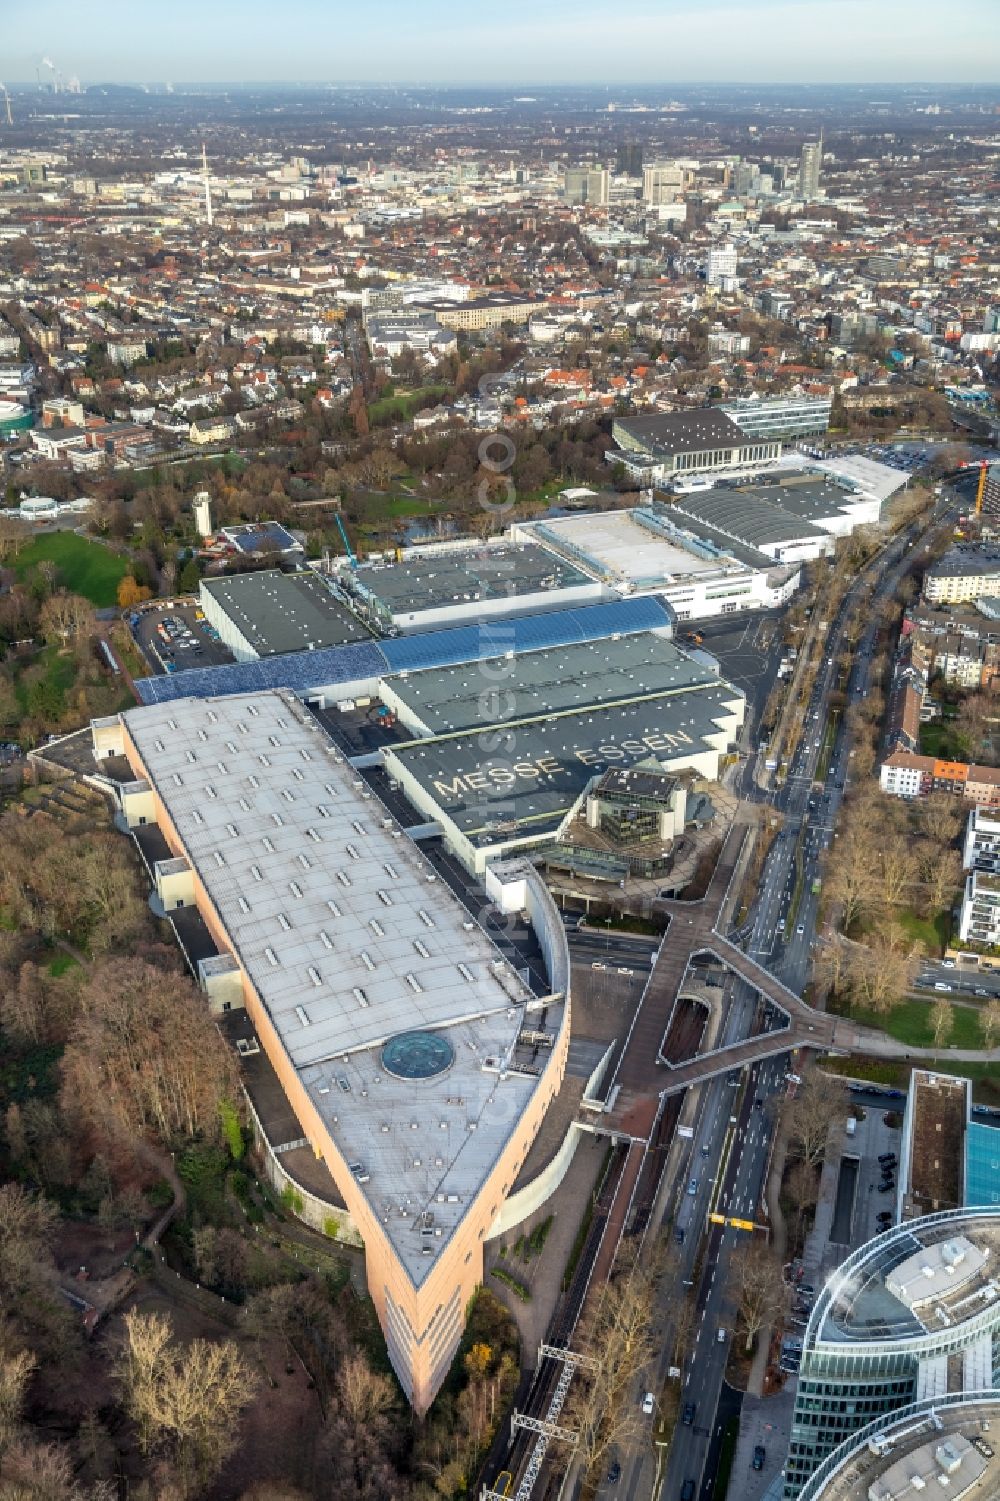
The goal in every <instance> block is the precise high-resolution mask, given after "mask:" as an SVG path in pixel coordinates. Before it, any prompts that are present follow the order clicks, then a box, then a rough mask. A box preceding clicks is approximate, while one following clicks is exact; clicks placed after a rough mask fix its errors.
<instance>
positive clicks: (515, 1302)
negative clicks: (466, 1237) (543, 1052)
mask: <svg viewBox="0 0 1000 1501" xmlns="http://www.w3.org/2000/svg"><path fill="white" fill-rule="evenodd" d="M580 1135H581V1140H580V1141H579V1143H578V1145H577V1148H576V1152H575V1154H574V1156H573V1161H572V1163H571V1164H570V1167H569V1170H568V1172H567V1173H566V1176H565V1178H564V1179H563V1181H562V1182H561V1183H560V1185H559V1187H558V1188H557V1189H556V1191H555V1193H554V1194H553V1195H552V1197H551V1198H550V1199H548V1200H547V1201H546V1202H545V1203H544V1204H543V1205H541V1207H540V1208H539V1209H536V1210H535V1212H534V1214H532V1215H529V1217H528V1218H527V1219H526V1220H525V1221H524V1222H523V1223H522V1224H520V1225H515V1226H514V1228H513V1229H511V1230H508V1231H506V1232H505V1233H504V1234H503V1235H501V1236H498V1237H497V1239H496V1240H493V1241H489V1242H487V1245H486V1248H485V1254H484V1267H483V1270H484V1273H485V1275H484V1277H483V1282H484V1284H485V1286H486V1287H488V1288H489V1290H490V1292H491V1293H494V1294H495V1295H496V1296H497V1297H498V1298H499V1299H500V1301H501V1302H502V1303H503V1304H504V1305H505V1307H506V1308H508V1309H509V1310H510V1313H511V1316H512V1317H513V1319H514V1321H515V1323H516V1324H517V1329H518V1333H519V1334H520V1336H521V1369H522V1370H525V1371H530V1370H534V1368H535V1366H536V1364H537V1361H538V1346H539V1345H540V1344H541V1343H542V1341H543V1340H544V1338H545V1335H546V1332H547V1330H548V1328H549V1324H550V1323H551V1321H552V1315H553V1314H554V1313H555V1310H556V1305H557V1304H558V1302H559V1299H560V1297H561V1295H562V1275H563V1269H564V1268H565V1266H566V1262H567V1260H568V1259H569V1253H570V1251H571V1250H572V1248H573V1242H574V1240H575V1239H576V1233H577V1230H578V1229H579V1227H580V1219H581V1217H582V1215H583V1213H584V1210H585V1208H586V1205H587V1203H588V1200H589V1198H590V1195H591V1193H592V1192H593V1190H594V1188H595V1187H596V1185H597V1175H598V1173H599V1172H600V1169H601V1165H602V1163H603V1161H604V1154H605V1152H606V1151H607V1143H606V1142H604V1141H599V1140H598V1138H597V1137H596V1136H593V1135H592V1134H591V1133H590V1132H589V1131H584V1132H581V1133H580ZM550 1214H551V1215H553V1216H554V1219H553V1222H552V1227H551V1229H550V1230H549V1233H548V1236H547V1238H546V1241H545V1245H544V1246H543V1248H542V1252H541V1255H540V1256H533V1257H532V1258H531V1260H530V1261H522V1260H521V1258H520V1257H519V1256H514V1255H512V1251H513V1248H514V1245H515V1243H516V1242H517V1240H518V1238H519V1237H520V1236H522V1235H523V1236H525V1237H527V1236H528V1235H530V1234H531V1231H532V1230H533V1229H534V1227H535V1226H536V1225H538V1224H540V1223H541V1222H542V1221H543V1220H545V1219H546V1218H547V1217H548V1216H549V1215H550ZM501 1247H506V1248H507V1255H506V1256H504V1257H501V1255H500V1249H501ZM493 1267H500V1268H502V1269H503V1270H504V1271H507V1272H510V1274H511V1275H512V1276H514V1277H516V1278H517V1279H518V1281H519V1282H523V1283H524V1285H525V1286H526V1287H528V1288H530V1290H531V1302H530V1303H522V1302H521V1300H520V1298H518V1297H516V1296H515V1295H514V1293H513V1292H512V1291H511V1289H510V1288H509V1287H505V1286H504V1284H503V1283H502V1282H499V1281H497V1279H496V1277H491V1276H490V1271H491V1270H492V1268H493Z"/></svg>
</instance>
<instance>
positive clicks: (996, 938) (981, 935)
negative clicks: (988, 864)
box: [958, 870, 1000, 948]
mask: <svg viewBox="0 0 1000 1501" xmlns="http://www.w3.org/2000/svg"><path fill="white" fill-rule="evenodd" d="M958 936H959V938H961V940H962V942H963V943H982V944H985V945H986V946H987V947H989V948H994V947H995V946H996V945H998V944H1000V875H996V874H994V873H993V872H992V871H985V870H972V871H970V872H969V874H968V875H967V876H966V878H965V890H964V892H963V893H962V910H961V913H960V915H959V919H958Z"/></svg>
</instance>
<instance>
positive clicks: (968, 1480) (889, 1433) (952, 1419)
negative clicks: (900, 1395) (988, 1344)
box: [808, 1392, 1000, 1501]
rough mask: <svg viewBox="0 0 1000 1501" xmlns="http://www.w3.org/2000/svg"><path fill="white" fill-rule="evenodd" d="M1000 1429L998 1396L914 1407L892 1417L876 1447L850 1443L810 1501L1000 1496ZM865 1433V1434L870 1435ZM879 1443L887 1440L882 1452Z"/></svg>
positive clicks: (883, 1426)
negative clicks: (999, 1435) (999, 1438)
mask: <svg viewBox="0 0 1000 1501" xmlns="http://www.w3.org/2000/svg"><path fill="white" fill-rule="evenodd" d="M998 1422H1000V1393H997V1392H990V1393H988V1394H985V1395H984V1396H983V1397H982V1399H980V1400H977V1399H976V1398H972V1399H969V1398H962V1397H961V1396H958V1395H957V1394H953V1395H951V1396H943V1397H941V1398H940V1399H939V1400H938V1401H937V1402H936V1403H935V1404H934V1405H933V1407H931V1406H930V1404H929V1403H925V1404H921V1405H920V1406H918V1405H917V1404H913V1405H910V1406H908V1407H904V1408H901V1409H900V1411H898V1412H895V1413H893V1414H892V1416H891V1417H887V1418H886V1419H885V1421H884V1422H883V1423H882V1424H881V1425H880V1426H879V1428H878V1430H877V1440H878V1441H876V1442H874V1443H870V1442H869V1441H868V1440H865V1441H863V1442H860V1443H858V1442H856V1441H855V1440H854V1439H850V1438H848V1439H846V1440H845V1441H844V1443H843V1445H842V1446H841V1449H840V1450H837V1451H835V1453H836V1454H840V1455H842V1457H841V1459H840V1463H839V1464H836V1466H835V1467H833V1466H832V1465H831V1460H832V1457H831V1460H828V1461H827V1464H828V1465H831V1473H830V1474H829V1475H828V1477H827V1479H826V1482H825V1484H823V1485H821V1486H820V1488H819V1489H818V1490H816V1489H815V1486H816V1482H815V1481H813V1482H812V1483H811V1486H810V1487H809V1488H808V1494H809V1496H810V1501H915V1498H917V1497H918V1496H920V1495H927V1496H934V1495H947V1496H950V1497H952V1498H953V1501H958V1498H960V1497H962V1496H964V1495H966V1494H967V1493H968V1492H970V1491H971V1492H972V1493H974V1494H975V1495H976V1496H977V1497H978V1498H981V1501H986V1498H987V1497H988V1496H996V1495H997V1494H998V1493H1000V1449H998V1446H997V1444H996V1440H995V1438H994V1436H993V1432H992V1431H991V1430H993V1429H994V1428H995V1427H996V1425H997V1423H998ZM866 1431H867V1430H866ZM879 1441H886V1442H885V1447H884V1448H883V1449H882V1452H881V1453H879V1452H877V1451H878V1448H879V1447H880V1442H879Z"/></svg>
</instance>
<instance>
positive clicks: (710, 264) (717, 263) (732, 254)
mask: <svg viewBox="0 0 1000 1501" xmlns="http://www.w3.org/2000/svg"><path fill="white" fill-rule="evenodd" d="M737 264H738V261H737V255H736V246H735V245H713V246H712V247H711V249H710V250H709V252H708V255H707V256H706V257H705V280H706V281H707V282H708V285H709V286H710V287H719V286H721V285H722V284H723V282H724V281H727V280H728V279H730V278H732V277H734V276H735V275H736V267H737Z"/></svg>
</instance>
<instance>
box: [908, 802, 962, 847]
mask: <svg viewBox="0 0 1000 1501" xmlns="http://www.w3.org/2000/svg"><path fill="white" fill-rule="evenodd" d="M917 817H918V819H919V821H920V825H921V827H922V829H923V830H924V832H925V834H926V835H927V837H928V838H929V839H931V840H933V842H934V844H935V845H938V846H940V845H942V844H950V843H951V841H952V840H953V839H955V838H957V837H958V831H959V829H960V828H961V827H962V818H963V808H962V804H961V802H960V801H959V800H958V799H956V798H954V797H952V796H951V794H950V793H947V792H932V793H930V795H929V796H928V797H924V798H921V799H920V802H919V803H918V804H917Z"/></svg>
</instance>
